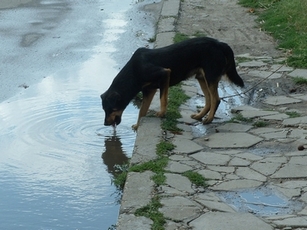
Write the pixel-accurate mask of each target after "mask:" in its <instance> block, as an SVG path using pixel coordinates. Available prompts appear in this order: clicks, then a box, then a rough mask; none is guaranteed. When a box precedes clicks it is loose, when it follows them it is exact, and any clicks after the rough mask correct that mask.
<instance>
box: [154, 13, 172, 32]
mask: <svg viewBox="0 0 307 230" xmlns="http://www.w3.org/2000/svg"><path fill="white" fill-rule="evenodd" d="M174 24H175V18H173V17H168V18H161V19H160V20H159V23H158V33H164V32H170V31H174V29H175V25H174Z"/></svg>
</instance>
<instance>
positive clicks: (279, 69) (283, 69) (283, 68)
mask: <svg viewBox="0 0 307 230" xmlns="http://www.w3.org/2000/svg"><path fill="white" fill-rule="evenodd" d="M270 71H272V72H275V71H277V72H291V71H293V68H292V67H290V66H285V65H281V64H275V65H272V66H271V67H270Z"/></svg>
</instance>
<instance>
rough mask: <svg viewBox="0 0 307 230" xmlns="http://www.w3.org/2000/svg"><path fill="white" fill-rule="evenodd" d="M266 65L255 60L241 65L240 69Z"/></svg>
mask: <svg viewBox="0 0 307 230" xmlns="http://www.w3.org/2000/svg"><path fill="white" fill-rule="evenodd" d="M266 65H267V64H266V63H264V62H263V61H255V60H252V61H248V62H241V63H239V66H240V67H249V68H253V67H261V66H266Z"/></svg>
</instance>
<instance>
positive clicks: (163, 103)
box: [156, 69, 171, 117]
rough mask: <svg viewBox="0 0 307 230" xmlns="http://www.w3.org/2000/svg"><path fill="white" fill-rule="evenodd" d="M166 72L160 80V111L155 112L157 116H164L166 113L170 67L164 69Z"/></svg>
mask: <svg viewBox="0 0 307 230" xmlns="http://www.w3.org/2000/svg"><path fill="white" fill-rule="evenodd" d="M165 71H166V72H167V73H166V74H167V76H166V78H164V79H161V80H162V83H161V85H160V111H159V112H157V114H156V115H157V117H164V116H165V113H166V108H167V103H168V89H169V81H170V74H171V70H170V69H165Z"/></svg>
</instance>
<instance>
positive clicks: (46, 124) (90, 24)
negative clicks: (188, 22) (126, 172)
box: [0, 0, 157, 229]
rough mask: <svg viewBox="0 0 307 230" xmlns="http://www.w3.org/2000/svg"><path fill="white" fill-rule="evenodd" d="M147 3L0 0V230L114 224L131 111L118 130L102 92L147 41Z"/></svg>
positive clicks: (150, 14) (150, 15) (150, 27)
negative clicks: (117, 171)
mask: <svg viewBox="0 0 307 230" xmlns="http://www.w3.org/2000/svg"><path fill="white" fill-rule="evenodd" d="M149 2H151V1H149V0H148V1H143V2H140V3H138V2H137V1H133V0H122V1H115V0H111V1H110V0H109V1H105V0H86V1H85V0H48V1H45V0H32V1H30V0H1V1H0V38H1V39H0V53H1V58H0V82H1V84H0V152H1V153H0V183H1V186H0V197H1V199H0V216H1V217H2V218H3V219H1V223H0V229H107V228H108V227H110V226H111V225H112V224H115V223H116V220H117V215H118V208H119V206H118V203H117V201H118V200H117V199H118V197H117V193H116V190H115V188H114V186H113V185H112V184H111V178H112V177H113V174H112V173H114V170H112V169H113V166H114V165H115V164H121V163H123V161H125V160H127V157H129V156H131V154H132V149H133V146H134V140H135V133H134V132H133V131H132V130H131V125H132V124H134V122H135V121H136V114H137V110H136V108H135V107H134V106H133V105H129V106H128V107H127V109H126V111H125V114H124V116H125V119H124V120H123V122H122V124H121V125H120V126H119V127H118V128H117V130H116V132H114V131H113V129H112V128H110V127H104V126H103V119H104V114H103V111H102V109H101V102H100V97H99V95H100V94H101V93H103V92H104V91H105V90H106V89H107V88H108V86H109V85H110V83H111V81H112V80H113V78H114V77H115V75H116V74H117V72H118V70H119V69H120V68H121V67H122V66H123V65H124V64H125V63H126V61H127V60H128V58H130V56H131V54H132V53H133V51H134V50H135V49H136V48H137V47H140V46H147V45H149V46H150V44H148V42H147V40H148V39H149V38H152V37H153V35H154V25H155V20H156V16H157V13H156V11H155V9H156V7H150V10H149V11H148V10H147V11H143V10H142V9H143V7H144V6H145V4H146V3H149ZM147 9H149V8H147ZM152 10H153V11H152Z"/></svg>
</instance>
